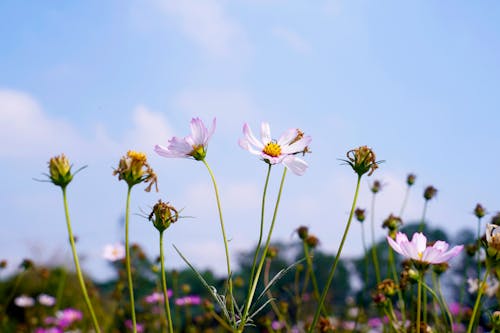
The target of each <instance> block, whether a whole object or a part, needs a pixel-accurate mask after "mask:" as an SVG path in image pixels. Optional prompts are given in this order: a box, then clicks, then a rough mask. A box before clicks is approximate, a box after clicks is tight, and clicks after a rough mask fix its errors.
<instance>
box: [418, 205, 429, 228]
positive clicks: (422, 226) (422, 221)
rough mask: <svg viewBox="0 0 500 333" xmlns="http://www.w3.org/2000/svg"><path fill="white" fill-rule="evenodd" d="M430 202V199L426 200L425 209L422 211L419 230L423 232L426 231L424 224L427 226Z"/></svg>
mask: <svg viewBox="0 0 500 333" xmlns="http://www.w3.org/2000/svg"><path fill="white" fill-rule="evenodd" d="M428 202H429V200H425V203H424V210H423V212H422V220H420V225H419V227H418V232H422V231H424V226H425V214H426V213H427V203H428Z"/></svg>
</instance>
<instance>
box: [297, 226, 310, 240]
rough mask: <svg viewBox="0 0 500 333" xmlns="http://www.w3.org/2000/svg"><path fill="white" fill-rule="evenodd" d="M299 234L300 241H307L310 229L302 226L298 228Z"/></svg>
mask: <svg viewBox="0 0 500 333" xmlns="http://www.w3.org/2000/svg"><path fill="white" fill-rule="evenodd" d="M297 234H298V235H299V238H300V239H302V240H305V239H306V238H307V235H309V228H308V227H306V226H300V227H298V228H297Z"/></svg>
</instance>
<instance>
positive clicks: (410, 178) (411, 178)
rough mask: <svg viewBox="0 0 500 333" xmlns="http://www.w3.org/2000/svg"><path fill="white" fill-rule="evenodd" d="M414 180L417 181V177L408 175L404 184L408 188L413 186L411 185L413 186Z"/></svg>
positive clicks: (411, 174)
mask: <svg viewBox="0 0 500 333" xmlns="http://www.w3.org/2000/svg"><path fill="white" fill-rule="evenodd" d="M415 179H417V176H415V175H414V174H413V173H410V174H409V175H408V176H407V177H406V184H407V185H408V186H413V184H415Z"/></svg>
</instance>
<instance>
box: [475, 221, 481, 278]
mask: <svg viewBox="0 0 500 333" xmlns="http://www.w3.org/2000/svg"><path fill="white" fill-rule="evenodd" d="M476 258H477V259H476V260H477V279H478V280H479V279H480V278H481V218H480V217H479V218H478V219H477V252H476Z"/></svg>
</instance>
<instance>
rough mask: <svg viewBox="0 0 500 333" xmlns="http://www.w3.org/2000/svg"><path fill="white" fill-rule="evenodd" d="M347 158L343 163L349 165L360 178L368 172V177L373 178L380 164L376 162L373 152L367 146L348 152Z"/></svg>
mask: <svg viewBox="0 0 500 333" xmlns="http://www.w3.org/2000/svg"><path fill="white" fill-rule="evenodd" d="M346 156H347V160H343V161H344V162H346V163H347V164H349V165H350V166H351V167H352V168H353V170H354V172H356V173H357V174H358V176H360V177H361V176H362V175H364V174H365V173H367V172H368V176H371V175H372V174H373V172H374V171H375V170H376V169H377V168H378V164H379V163H380V162H379V161H377V160H376V157H375V153H374V152H373V150H371V149H370V148H368V147H367V146H361V147H358V148H356V149H351V150H349V151H348V152H347V154H346Z"/></svg>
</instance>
